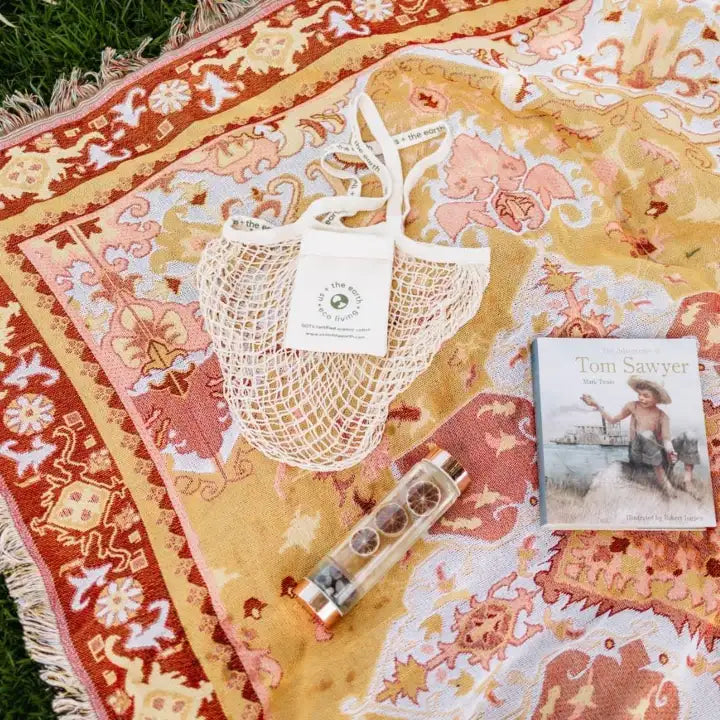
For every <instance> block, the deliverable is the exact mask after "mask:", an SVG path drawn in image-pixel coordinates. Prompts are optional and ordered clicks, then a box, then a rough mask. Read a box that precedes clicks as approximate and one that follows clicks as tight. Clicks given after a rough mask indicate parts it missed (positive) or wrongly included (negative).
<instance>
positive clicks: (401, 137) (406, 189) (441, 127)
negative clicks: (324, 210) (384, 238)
mask: <svg viewBox="0 0 720 720" xmlns="http://www.w3.org/2000/svg"><path fill="white" fill-rule="evenodd" d="M441 135H444V136H445V137H444V140H443V142H442V144H441V145H440V147H439V148H437V150H436V151H435V152H433V153H431V154H430V155H428V156H427V157H425V158H422V159H421V160H420V161H419V162H417V163H416V164H415V165H414V166H413V168H412V169H411V170H410V172H409V173H408V176H407V178H406V180H405V183H404V184H403V205H404V207H403V214H402V219H403V222H404V220H405V218H406V217H407V215H408V213H409V211H410V203H409V198H410V191H411V190H412V188H413V187H414V186H415V185H416V183H417V181H418V179H419V178H420V177H422V175H423V173H424V172H425V170H426V169H427V168H429V167H430V166H432V165H435V164H437V163H439V162H441V161H442V160H443V159H445V157H447V155H448V153H449V151H450V147H451V143H452V140H451V136H450V129H449V127H448V124H447V123H446V122H444V121H439V122H434V123H429V124H427V125H421V126H419V127H415V128H412V129H410V130H406V131H404V132H401V133H397V134H396V135H392V136H391V137H392V141H393V143H394V144H395V147H396V148H397V149H398V150H403V149H404V148H408V147H411V146H413V145H418V144H419V143H423V142H427V141H429V140H432V139H434V138H437V137H440V136H441ZM367 145H368V147H369V148H370V149H371V150H372V152H373V153H374V154H376V155H380V154H383V153H382V149H381V147H380V145H379V143H377V142H375V141H371V142H369V143H367ZM337 155H354V156H355V157H359V155H358V153H357V152H355V150H354V149H353V147H352V146H351V145H349V144H347V143H336V144H335V145H331V146H330V147H328V148H327V149H326V150H325V153H324V154H323V156H322V157H321V158H320V165H321V167H322V168H323V170H324V172H325V173H326V174H328V175H331V176H332V177H335V178H338V179H339V180H346V181H348V182H349V184H348V187H347V190H346V192H347V194H348V195H360V193H361V192H362V183H361V181H360V178H359V177H358V176H357V175H356V174H355V173H354V172H351V171H348V170H344V169H341V168H338V167H335V166H333V165H330V164H329V160H330V158H331V157H333V156H337ZM393 187H397V183H393ZM352 214H353V213H352V212H349V211H347V210H344V211H338V212H334V213H330V214H329V215H326V216H325V218H324V219H323V223H325V224H326V225H342V222H341V218H343V217H348V216H350V215H352Z"/></svg>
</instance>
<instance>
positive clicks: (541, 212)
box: [437, 134, 575, 238]
mask: <svg viewBox="0 0 720 720" xmlns="http://www.w3.org/2000/svg"><path fill="white" fill-rule="evenodd" d="M443 194H444V195H446V196H447V197H449V198H458V199H459V198H463V199H464V198H468V196H470V197H471V198H472V199H471V200H470V201H467V200H466V201H465V202H459V203H443V204H442V205H441V206H440V207H439V208H438V210H437V219H438V222H439V223H440V225H441V226H442V228H443V229H444V230H445V231H446V232H447V233H448V234H449V235H451V236H452V237H453V238H455V237H457V235H458V234H459V233H460V231H461V230H463V229H464V228H465V227H466V226H467V225H468V224H470V223H471V222H474V223H476V224H479V225H484V226H485V227H497V226H498V224H500V225H503V226H505V227H506V228H508V229H509V230H512V231H513V232H522V231H523V230H536V229H537V228H539V227H540V226H541V225H543V223H544V222H545V221H546V219H547V211H549V210H550V207H551V206H552V203H553V200H570V199H575V192H574V190H573V189H572V187H571V186H570V184H569V183H568V181H567V180H566V179H565V178H564V177H563V175H562V174H561V173H560V172H559V171H558V170H557V169H556V168H554V167H553V166H552V165H550V164H549V163H539V164H537V165H535V166H533V167H531V168H530V170H528V168H527V164H526V163H525V160H523V158H521V157H516V156H514V155H510V154H509V153H507V152H505V150H503V149H502V148H498V149H495V148H494V147H493V146H492V145H490V144H489V143H487V142H485V141H484V140H481V139H480V138H478V137H473V136H471V135H468V134H462V135H460V136H459V137H458V138H457V140H456V141H455V143H454V147H453V152H452V155H451V156H450V161H449V163H448V173H447V188H446V189H445V190H443ZM488 200H489V207H488V202H487V201H488ZM490 210H492V211H493V212H492V213H491V211H490ZM493 215H494V216H493Z"/></svg>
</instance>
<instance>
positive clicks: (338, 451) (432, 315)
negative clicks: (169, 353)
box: [197, 230, 488, 471]
mask: <svg viewBox="0 0 720 720" xmlns="http://www.w3.org/2000/svg"><path fill="white" fill-rule="evenodd" d="M299 251H300V230H298V233H297V236H296V237H295V236H294V235H291V236H290V237H286V238H285V239H282V240H279V241H278V242H273V243H272V244H267V243H266V242H257V243H255V242H253V241H252V239H247V240H246V239H243V240H241V241H239V240H237V239H234V238H232V239H231V238H228V237H226V236H225V235H223V236H222V237H220V238H218V239H216V240H213V241H212V242H211V243H210V244H209V245H208V246H207V247H206V248H205V251H204V253H203V256H202V259H201V262H200V264H199V266H198V274H197V277H198V289H199V294H200V307H201V310H202V312H203V315H204V317H205V323H206V328H207V331H208V332H209V334H210V337H211V338H212V341H213V344H214V347H215V351H216V353H217V356H218V358H219V361H220V366H221V369H222V372H223V376H224V379H225V386H224V387H225V397H226V399H227V402H228V405H229V407H230V409H231V411H232V412H233V414H234V415H235V417H236V418H237V420H238V421H239V423H240V426H241V432H242V433H243V435H244V436H245V438H246V439H247V440H248V442H249V443H250V444H252V445H253V446H254V447H256V448H257V449H258V450H260V451H261V452H263V453H264V454H265V455H267V456H268V457H270V458H273V459H275V460H279V461H282V462H285V463H289V464H290V465H296V466H299V467H302V468H306V469H310V470H323V471H328V470H339V469H342V468H346V467H350V466H352V465H354V464H355V463H357V462H359V461H360V460H362V458H364V457H365V456H366V455H367V454H368V453H369V452H370V451H371V450H372V449H373V448H374V447H375V446H376V445H377V444H378V443H379V442H380V439H381V437H382V433H383V427H384V424H385V421H386V418H387V413H388V406H389V404H390V402H391V401H392V399H393V398H394V397H395V396H397V395H398V393H400V392H402V391H403V390H404V389H405V388H406V387H407V386H408V385H409V384H410V383H411V382H412V381H413V380H414V379H415V378H416V377H417V376H418V375H419V374H420V373H421V372H423V370H425V369H426V368H427V367H428V365H429V364H430V361H431V360H432V358H433V356H434V355H435V353H436V352H437V351H438V349H439V348H440V345H441V344H442V343H443V342H444V341H445V340H446V339H447V338H449V337H451V336H452V335H454V334H455V333H456V332H457V330H458V329H459V328H460V327H461V326H462V325H463V324H465V323H466V322H467V321H468V320H469V319H470V318H471V317H472V316H473V315H474V314H475V313H476V312H477V310H478V307H479V305H480V300H481V298H482V293H483V290H484V289H485V286H486V284H487V281H488V269H487V264H486V263H477V264H460V265H458V264H454V263H450V262H431V261H428V260H424V259H419V258H417V257H414V256H412V255H410V254H408V253H407V252H405V251H403V250H401V249H399V248H396V250H395V259H394V266H393V280H392V290H391V296H390V312H389V319H388V352H387V355H386V357H375V356H371V355H356V354H345V353H321V352H307V351H302V350H291V349H285V348H284V347H283V339H284V333H285V324H286V321H287V317H288V310H289V305H290V296H291V292H292V285H293V279H294V276H295V268H296V264H297V260H298V255H299Z"/></svg>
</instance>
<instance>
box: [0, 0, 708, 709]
mask: <svg viewBox="0 0 720 720" xmlns="http://www.w3.org/2000/svg"><path fill="white" fill-rule="evenodd" d="M719 53H720V25H718V22H717V17H716V15H715V9H714V7H713V3H712V2H710V1H709V0H708V1H707V2H701V1H698V2H683V3H674V2H669V1H668V2H665V1H658V2H652V3H650V2H636V1H635V0H581V1H579V2H578V1H575V2H572V3H570V4H563V3H562V2H561V1H560V0H504V1H501V2H495V3H492V2H490V0H488V1H487V2H481V1H480V0H445V2H440V1H439V0H354V1H352V2H351V0H329V1H328V2H322V1H321V0H296V1H295V2H293V3H288V2H271V3H266V4H264V5H262V6H260V7H259V8H258V9H255V10H253V11H251V12H250V13H249V14H246V15H245V16H244V17H243V18H241V19H239V20H237V21H235V22H231V23H229V24H227V25H224V26H222V27H221V28H218V29H216V30H214V31H212V32H210V33H208V34H206V35H203V36H202V37H199V38H196V39H193V40H190V41H188V42H186V43H185V44H182V45H181V46H180V47H178V48H176V49H169V50H168V51H167V52H166V53H165V54H164V55H163V56H162V57H161V59H160V60H158V61H156V62H153V63H151V64H149V65H147V66H146V67H143V68H141V69H139V70H137V71H136V72H134V73H132V74H130V75H127V76H126V77H124V78H116V79H112V77H110V82H109V84H108V85H107V86H106V87H105V88H104V89H102V90H101V91H100V92H99V93H98V94H96V95H94V96H92V97H89V98H87V99H85V100H83V101H82V102H81V103H80V104H79V105H77V106H76V107H74V108H71V107H69V104H68V106H67V107H66V108H65V109H62V108H56V109H57V112H55V113H54V114H52V115H50V116H49V117H47V118H45V119H42V120H40V121H38V122H35V123H34V124H31V125H28V126H22V127H17V128H16V129H13V130H12V132H11V133H10V134H8V135H6V137H5V138H3V139H0V218H1V219H0V234H1V235H2V243H1V244H0V360H1V362H2V379H1V381H0V415H1V416H2V421H3V425H2V431H1V434H0V472H1V474H2V477H1V479H0V489H1V490H2V501H1V502H0V570H2V572H3V573H5V574H6V575H7V578H8V584H9V587H10V589H11V592H12V593H13V595H14V597H15V598H16V600H17V601H18V604H19V607H20V614H21V619H22V621H23V624H24V628H25V632H26V643H27V646H28V649H29V651H30V652H31V654H32V655H33V656H34V657H35V658H36V659H38V660H39V661H40V662H41V664H43V666H44V667H45V676H46V678H47V679H48V681H49V682H51V684H53V685H54V686H55V687H56V688H58V690H57V693H58V697H57V700H56V704H55V708H56V710H57V711H58V713H60V714H63V715H65V716H66V717H75V718H90V717H99V718H114V717H119V718H128V719H129V718H134V719H137V720H140V719H141V718H142V719H146V718H152V719H155V720H162V719H164V718H181V719H183V718H187V719H189V718H205V719H206V720H210V719H211V718H212V719H216V718H232V719H235V720H239V719H241V718H242V719H249V718H252V719H255V718H260V717H266V718H269V717H273V718H277V719H278V720H337V719H338V718H346V717H347V718H357V719H358V720H359V719H362V720H377V719H378V718H407V719H408V720H421V719H422V720H438V719H440V718H443V719H444V718H447V719H448V720H450V719H457V720H470V719H472V718H480V717H482V718H485V717H486V718H498V719H500V718H537V720H540V719H545V720H551V719H552V720H557V719H563V720H571V719H578V718H582V719H590V720H594V719H597V720H600V719H601V718H602V719H607V718H643V719H644V720H650V719H653V720H655V719H663V720H665V719H670V718H696V719H697V720H705V719H707V718H709V717H715V716H716V714H717V708H718V707H720V704H719V703H720V688H719V685H720V656H719V655H718V650H717V648H718V638H720V605H719V603H720V536H719V535H718V532H717V531H716V530H711V531H708V532H672V533H671V532H663V533H648V532H644V533H643V532H614V533H612V532H572V533H571V532H562V533H561V532H551V531H548V530H543V529H541V528H540V527H539V523H538V516H539V513H538V493H537V469H536V466H535V436H534V421H533V412H532V405H531V401H532V394H531V386H530V366H529V358H528V346H529V342H530V341H531V339H532V338H533V337H535V336H537V335H551V336H557V337H569V336H573V337H646V336H652V337H665V336H667V337H678V336H683V335H695V336H697V337H698V339H699V347H700V355H701V362H702V373H701V375H702V382H703V393H704V402H705V411H706V415H707V428H708V436H709V439H710V452H711V463H712V471H713V479H714V481H715V483H716V485H717V483H718V481H719V480H720V381H719V380H718V374H717V369H716V368H717V364H718V363H720V293H719V292H718V291H717V286H718V276H719V275H718V273H719V272H720V263H719V262H718V261H719V260H720V231H719V230H718V227H720V226H719V225H718V220H720V211H719V210H718V202H717V199H718V197H720V179H719V178H718V162H719V161H718V157H719V153H720V112H718V107H719V106H720V94H719V92H718V90H719V86H718V80H719V65H718V58H719ZM362 90H365V91H366V92H368V93H369V94H370V95H371V96H372V98H373V99H374V101H375V102H376V104H377V105H378V108H379V110H380V112H381V114H382V116H383V118H384V120H385V122H386V124H387V125H388V127H389V129H390V130H391V131H392V132H400V131H403V130H407V129H409V128H412V127H414V126H417V125H422V124H426V123H429V122H433V121H435V120H438V119H448V120H449V122H450V124H451V126H452V128H453V132H454V136H455V140H454V146H453V152H452V155H451V156H450V158H449V159H448V161H447V162H446V163H444V164H443V165H442V166H441V167H439V168H436V169H432V170H430V171H428V173H427V175H426V177H425V178H424V179H423V181H422V182H421V183H420V184H419V186H418V188H417V189H416V190H415V192H414V193H413V198H412V200H413V208H414V211H413V214H412V216H411V217H410V222H409V224H408V234H409V235H410V236H411V237H414V238H417V239H420V240H423V241H426V242H443V243H455V244H463V245H468V246H472V245H478V244H479V245H490V246H491V249H492V258H493V259H492V266H491V279H490V284H489V286H488V289H487V291H486V293H485V296H484V299H483V303H482V307H481V309H480V312H479V313H478V314H477V316H476V317H475V318H474V319H473V320H472V321H471V322H470V323H468V325H466V326H465V327H464V328H463V329H462V330H461V331H460V332H459V333H458V334H457V335H456V336H455V337H454V338H452V339H451V340H450V341H448V342H447V343H446V345H445V346H444V347H443V348H442V350H441V351H440V353H439V354H438V355H437V356H436V357H435V359H434V362H433V364H432V366H431V368H430V369H429V370H428V371H427V372H426V373H424V374H423V375H422V376H421V377H420V378H419V379H418V380H417V381H416V382H415V383H414V384H413V385H412V386H411V387H410V388H409V389H408V391H407V392H405V393H404V394H403V395H402V397H400V398H398V399H397V401H396V402H395V403H394V404H393V406H392V407H391V410H390V415H389V420H388V424H387V428H386V433H385V436H384V439H383V441H382V443H381V444H380V446H379V447H378V448H377V450H376V451H374V452H373V454H372V455H371V456H370V457H369V458H368V459H367V460H366V461H365V462H363V463H362V464H361V465H360V466H358V467H355V468H353V469H351V470H348V471H344V472H339V473H330V474H321V473H320V474H317V473H309V472H302V471H299V470H297V469H295V468H291V467H286V466H283V465H277V464H276V463H274V462H271V461H270V460H268V459H267V458H265V457H263V456H262V455H261V454H260V453H258V452H257V451H255V450H253V448H252V447H250V446H249V445H248V444H247V443H246V442H245V441H244V440H243V438H242V437H241V436H240V435H239V432H238V430H237V426H236V425H235V423H234V422H233V420H232V418H231V417H230V416H229V414H228V411H227V408H226V406H225V403H224V401H223V395H222V378H221V376H220V372H219V369H218V365H217V362H216V360H215V358H214V356H213V353H212V348H211V347H210V345H209V342H208V338H207V335H206V334H205V332H204V331H203V327H202V322H201V319H200V317H199V312H198V305H197V295H196V291H195V289H194V285H193V269H194V266H195V264H196V262H197V259H198V257H199V254H200V252H201V251H202V248H203V246H204V244H205V243H206V242H207V240H208V239H209V238H211V237H213V236H214V235H216V234H217V233H218V231H219V228H220V225H221V224H222V222H223V220H224V219H225V218H226V217H228V216H229V215H230V214H232V213H235V212H237V213H242V214H247V215H255V216H257V217H262V218H264V219H266V220H267V221H269V222H274V223H277V224H281V223H287V222H291V221H292V220H293V219H294V218H296V217H297V216H298V215H299V214H300V213H301V212H302V211H303V209H304V208H305V207H307V205H308V204H309V203H310V202H311V201H312V200H314V199H315V198H317V197H320V196H323V195H328V194H333V193H342V192H344V191H345V190H344V187H343V186H342V184H341V183H339V181H337V180H336V179H335V178H334V177H329V176H326V175H325V173H324V171H323V168H322V167H321V165H320V163H319V159H320V157H321V155H322V152H323V149H324V147H325V146H326V145H328V144H330V143H334V142H336V141H338V140H342V139H344V138H346V136H347V132H346V116H345V111H346V109H347V107H348V104H349V102H350V101H351V99H352V98H353V97H354V96H355V95H356V94H357V93H358V92H360V91H362ZM70 104H71V103H70ZM4 124H5V126H6V127H11V126H14V125H17V124H20V123H19V121H18V122H15V121H14V120H12V119H8V117H7V116H6V117H5V119H4ZM421 151H422V149H421V148H418V147H417V146H416V147H414V148H408V149H407V150H404V151H403V162H404V163H406V166H409V164H410V163H411V162H413V160H414V159H416V158H417V157H418V153H420V152H421ZM368 191H369V192H372V191H373V188H371V187H368ZM431 440H432V441H436V442H438V444H441V445H443V446H444V447H446V448H447V449H448V450H450V451H451V452H452V453H453V454H455V455H456V456H457V457H458V458H459V459H460V461H461V462H462V463H463V464H464V465H465V466H466V467H467V468H468V470H469V471H470V473H471V474H472V477H473V482H472V485H471V488H470V489H469V490H468V491H467V492H466V493H465V495H464V496H463V497H462V499H461V500H460V501H459V502H458V503H457V504H456V505H455V506H453V508H452V509H451V510H450V512H449V513H448V514H447V516H446V517H444V518H443V519H442V520H441V521H440V522H439V523H438V524H437V525H436V526H435V527H433V529H432V530H431V532H430V533H429V534H428V535H427V536H426V537H425V538H424V539H423V540H422V541H420V542H418V543H417V545H416V546H414V547H413V548H412V550H411V551H410V552H409V553H408V555H407V556H406V557H405V558H404V559H403V560H402V562H401V563H400V564H399V566H398V567H397V568H395V569H394V570H393V572H392V573H391V574H390V575H389V576H388V577H387V580H386V581H385V582H384V583H383V584H382V585H381V586H380V587H378V588H376V589H375V590H374V591H373V592H371V593H370V594H369V595H368V596H367V597H366V598H364V599H363V600H362V602H361V603H360V604H359V605H358V607H357V608H355V609H354V610H353V611H352V613H351V614H349V615H348V616H347V617H346V618H344V619H343V620H342V621H341V622H340V623H339V624H338V625H336V626H335V627H334V628H333V629H332V630H331V631H328V630H326V629H324V628H323V627H322V626H320V625H317V624H314V623H313V622H312V621H311V620H310V619H309V617H308V616H307V615H306V614H305V613H304V612H303V610H302V609H301V607H299V604H298V603H297V601H296V600H295V599H294V598H293V591H294V588H295V586H296V584H297V582H298V581H299V580H300V579H301V578H302V577H303V574H304V573H306V572H307V571H308V570H310V569H311V568H312V566H313V565H314V564H315V562H316V561H317V560H318V559H319V557H320V556H321V555H322V554H323V552H325V551H326V550H327V549H329V548H330V547H331V546H332V545H333V544H334V543H335V542H336V541H337V540H338V539H339V538H340V537H342V536H343V535H344V534H345V533H346V532H347V530H348V528H349V527H350V526H351V525H352V524H353V523H354V522H355V521H356V520H357V519H358V518H359V517H360V516H361V515H362V514H363V513H367V512H368V511H369V510H370V509H371V508H372V507H373V506H374V504H375V503H376V502H377V501H378V500H379V499H380V498H381V497H382V496H383V494H384V493H386V492H387V491H388V489H389V488H390V487H391V486H392V484H393V482H394V479H395V478H397V477H399V475H400V474H401V473H402V472H403V471H404V470H405V469H407V468H408V467H409V466H410V464H412V462H413V461H414V460H415V459H416V458H418V457H420V455H421V454H422V453H423V452H424V450H425V448H426V446H427V443H428V442H429V441H431Z"/></svg>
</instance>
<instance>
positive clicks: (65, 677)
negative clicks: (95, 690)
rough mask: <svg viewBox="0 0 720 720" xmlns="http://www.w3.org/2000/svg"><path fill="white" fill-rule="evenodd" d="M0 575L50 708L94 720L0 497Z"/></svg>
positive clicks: (68, 719) (68, 718)
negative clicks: (46, 689) (48, 688)
mask: <svg viewBox="0 0 720 720" xmlns="http://www.w3.org/2000/svg"><path fill="white" fill-rule="evenodd" d="M0 574H1V575H3V576H4V578H5V582H6V584H7V587H8V590H9V592H10V595H11V597H12V598H13V600H14V601H15V605H16V606H17V611H18V616H19V618H20V622H21V623H22V627H23V636H24V638H25V647H26V649H27V651H28V655H30V657H31V658H32V659H33V660H35V662H37V663H38V664H39V665H40V677H41V678H42V679H43V680H44V681H45V682H46V683H47V684H48V685H50V686H51V687H52V688H53V690H54V691H55V697H54V699H53V701H52V707H53V710H54V711H55V713H56V714H57V716H58V717H59V718H61V719H62V720H94V719H95V718H97V715H96V714H95V711H94V710H93V708H92V705H91V703H90V698H89V697H88V694H87V691H86V690H85V687H84V686H83V684H82V683H81V682H80V680H79V679H78V677H77V676H76V675H75V672H74V670H73V668H72V666H71V665H70V662H69V660H68V658H67V656H66V655H65V651H64V648H63V646H62V643H61V642H60V637H59V633H58V627H57V623H56V621H55V616H54V615H53V612H52V610H51V608H50V603H49V601H48V597H47V594H46V592H45V586H44V585H43V581H42V578H41V576H40V572H39V570H38V568H37V566H36V565H35V563H34V562H33V561H32V558H31V557H30V554H29V553H28V551H27V549H26V547H25V545H24V544H23V541H22V539H21V537H20V534H19V533H18V531H17V529H16V527H15V524H14V523H13V520H12V517H11V515H10V510H9V509H8V506H7V503H6V502H5V500H4V499H3V498H2V497H0Z"/></svg>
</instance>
